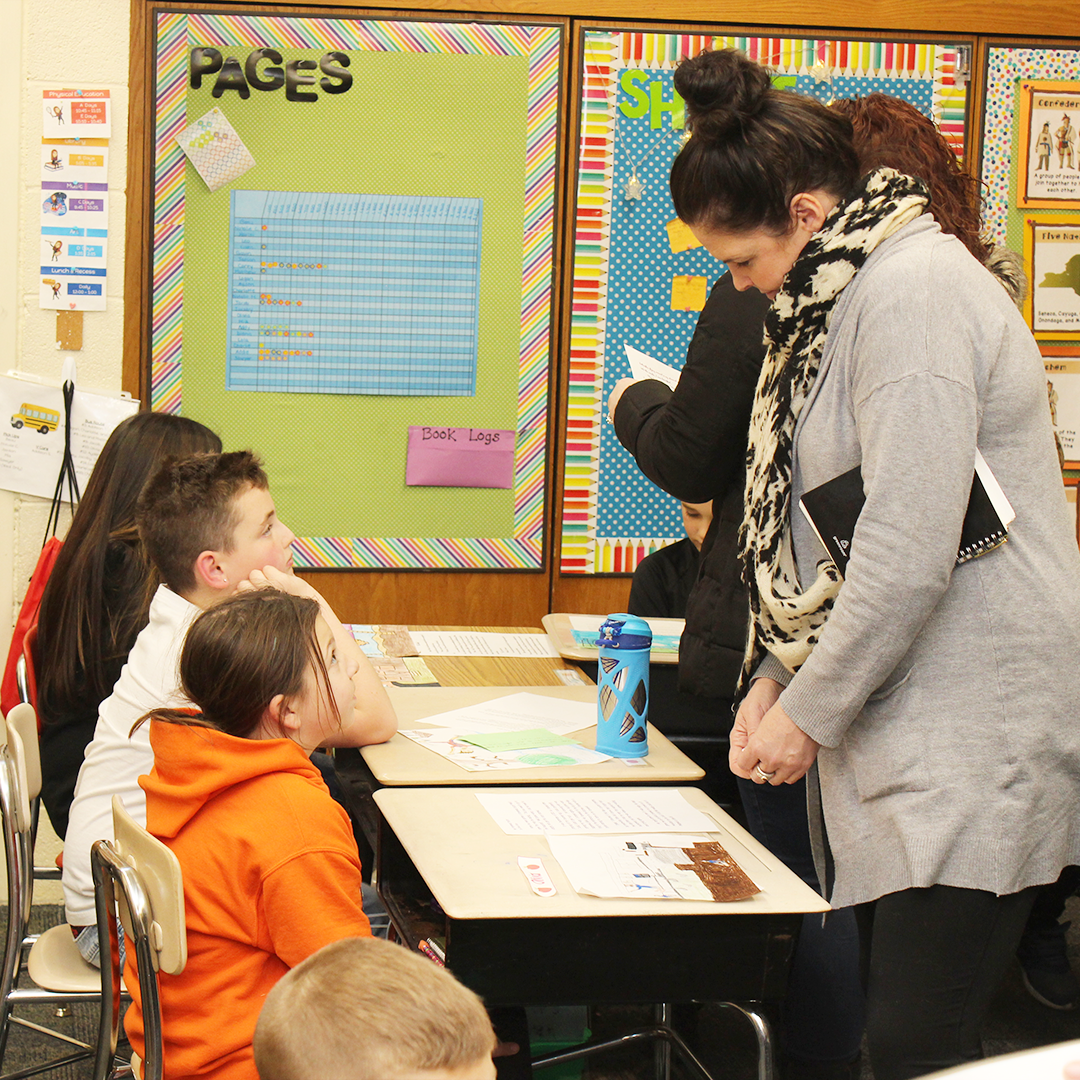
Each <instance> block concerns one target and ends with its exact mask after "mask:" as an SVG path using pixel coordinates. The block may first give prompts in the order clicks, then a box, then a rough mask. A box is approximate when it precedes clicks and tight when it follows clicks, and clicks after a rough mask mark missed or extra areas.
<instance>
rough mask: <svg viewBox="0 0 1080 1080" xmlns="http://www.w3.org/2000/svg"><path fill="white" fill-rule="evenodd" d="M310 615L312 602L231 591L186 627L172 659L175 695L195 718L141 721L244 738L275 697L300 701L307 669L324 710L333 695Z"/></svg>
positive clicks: (271, 592) (164, 715) (161, 714)
mask: <svg viewBox="0 0 1080 1080" xmlns="http://www.w3.org/2000/svg"><path fill="white" fill-rule="evenodd" d="M318 615H319V605H318V603H317V602H316V601H315V600H312V599H310V598H308V597H306V596H292V595H291V594H289V593H284V592H279V591H278V590H277V589H251V590H248V591H246V592H241V593H236V594H235V595H233V596H230V597H229V598H228V599H227V600H222V601H221V603H220V604H215V605H214V606H213V607H211V608H207V610H206V611H204V612H203V613H202V614H201V615H199V616H197V617H196V619H195V621H194V622H193V623H192V624H191V629H189V630H188V632H187V637H186V638H185V639H184V648H183V651H182V652H181V653H180V689H181V691H182V692H183V694H184V696H185V697H186V698H187V699H188V700H189V701H190V702H192V703H193V704H194V705H195V707H196V708H197V709H198V710H199V713H200V714H201V715H198V716H192V715H191V713H190V712H187V711H184V710H180V709H155V710H154V711H153V712H151V713H149V714H148V716H147V717H143V720H145V719H148V718H149V719H151V720H161V721H165V722H167V723H174V724H185V725H188V726H197V727H210V728H215V729H216V730H218V731H224V732H225V733H226V734H227V735H235V736H236V737H237V738H241V739H247V738H250V737H251V735H252V732H254V730H255V729H256V728H257V727H258V726H259V722H260V721H261V720H262V718H263V717H264V716H265V715H266V711H267V709H268V708H269V707H270V702H271V701H272V700H273V699H274V698H275V697H277V696H278V694H282V695H284V697H285V700H286V701H287V702H290V703H291V702H293V701H295V700H296V699H297V698H298V697H299V696H300V695H301V693H302V692H303V690H304V682H305V679H306V676H307V673H308V671H309V670H310V669H312V668H314V669H315V681H316V685H317V687H318V691H319V695H320V697H321V698H322V700H323V702H324V704H325V705H329V704H330V703H332V702H333V700H334V697H333V694H332V693H331V691H330V679H329V676H328V675H327V671H326V663H325V661H324V660H323V657H322V652H321V651H320V649H319V642H318V639H317V638H316V636H315V620H316V618H317V617H318ZM139 723H142V720H140V721H139ZM136 726H138V725H136Z"/></svg>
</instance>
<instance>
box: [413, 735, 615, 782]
mask: <svg viewBox="0 0 1080 1080" xmlns="http://www.w3.org/2000/svg"><path fill="white" fill-rule="evenodd" d="M399 734H401V735H404V736H405V737H406V738H407V739H412V740H413V742H417V743H419V744H420V745H421V746H426V747H427V748H428V749H429V750H434V751H435V753H436V754H441V755H442V756H443V757H444V758H447V759H448V760H450V761H452V762H453V763H454V764H455V765H458V766H460V767H461V768H462V769H467V770H468V771H469V772H498V771H500V770H502V769H541V768H551V767H553V766H561V765H596V764H597V763H599V762H601V761H607V760H609V759H608V755H607V754H598V753H597V752H596V751H595V750H590V749H589V748H588V747H586V746H579V745H578V744H576V743H573V744H568V743H560V744H559V745H558V746H534V747H530V748H528V749H525V750H485V749H484V748H483V747H482V746H473V745H472V744H471V743H465V742H460V741H459V740H458V739H457V738H455V737H454V736H453V735H451V734H450V733H449V729H447V728H401V729H400V731H399ZM461 734H464V735H477V734H479V732H478V731H477V730H476V729H475V728H469V729H468V730H467V731H466V730H462V732H461Z"/></svg>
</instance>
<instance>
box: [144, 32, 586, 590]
mask: <svg viewBox="0 0 1080 1080" xmlns="http://www.w3.org/2000/svg"><path fill="white" fill-rule="evenodd" d="M155 18H156V22H155V34H156V54H155V55H156V61H155V63H156V68H155V76H154V78H155V88H154V93H155V99H156V112H155V117H156V125H157V126H156V130H155V140H156V142H155V151H154V153H155V195H154V207H153V219H154V220H153V231H154V250H153V301H152V305H153V306H152V329H151V358H150V359H151V387H152V402H153V407H154V408H155V409H162V410H166V411H179V410H181V409H182V410H183V412H184V414H185V415H189V416H192V417H194V418H196V419H198V420H201V421H203V422H205V423H207V424H209V425H210V426H211V427H213V428H214V429H215V430H217V431H219V432H220V433H221V435H222V437H223V438H224V439H225V440H226V441H227V442H228V443H230V444H232V445H251V446H254V447H256V448H257V449H258V450H259V451H260V453H261V454H262V455H263V457H264V459H265V460H266V462H267V466H268V470H269V472H270V475H271V477H272V479H273V484H274V496H275V501H276V502H277V504H278V507H279V509H280V511H281V514H282V517H283V519H284V520H286V521H288V523H289V525H290V527H291V528H292V529H293V531H294V532H296V533H297V535H298V537H299V539H298V540H297V542H296V543H295V544H294V552H295V555H296V560H297V565H298V566H301V567H313V568H324V567H325V568H333V567H357V568H382V567H387V568H406V569H412V568H417V569H427V568H437V569H443V568H448V569H521V570H539V569H540V568H541V567H542V565H543V552H544V539H545V538H544V490H545V475H546V465H547V417H548V412H547V410H548V393H549V383H550V336H551V299H552V296H551V294H552V281H553V258H552V255H553V236H554V215H555V198H554V194H555V175H556V164H557V157H558V145H559V140H558V138H557V134H558V115H559V110H558V97H559V85H560V64H561V57H562V47H563V35H564V32H565V30H564V23H563V22H562V21H559V20H553V21H549V23H548V24H544V25H534V24H517V23H506V24H501V23H495V22H485V23H474V22H460V21H450V22H445V23H437V22H431V21H426V22H425V21H411V20H392V21H383V20H371V19H356V18H345V17H342V18H334V17H324V18H302V17H290V16H280V17H279V16H274V15H265V14H259V15H224V14H214V13H209V12H206V11H191V12H188V11H170V12H163V11H159V12H158V13H157V14H156V16H155ZM230 133H231V134H230ZM240 147H242V148H243V152H242V153H241V152H240V149H239V148H240ZM403 282H407V284H403ZM417 426H423V427H430V428H433V429H434V428H444V429H475V430H483V431H511V432H514V436H515V437H514V440H513V451H512V453H513V462H512V473H511V482H510V486H509V487H475V486H469V485H467V484H462V485H460V486H453V487H450V486H446V487H443V486H422V487H421V486H410V485H409V484H408V483H407V481H406V476H407V452H408V444H409V440H408V430H409V428H410V427H417ZM466 479H467V478H466Z"/></svg>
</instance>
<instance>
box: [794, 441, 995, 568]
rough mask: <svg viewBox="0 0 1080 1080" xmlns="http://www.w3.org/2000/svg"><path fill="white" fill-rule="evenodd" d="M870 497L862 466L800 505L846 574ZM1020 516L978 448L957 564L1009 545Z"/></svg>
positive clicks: (813, 491)
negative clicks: (853, 541) (857, 525)
mask: <svg viewBox="0 0 1080 1080" xmlns="http://www.w3.org/2000/svg"><path fill="white" fill-rule="evenodd" d="M865 501H866V497H865V495H864V494H863V483H862V472H861V471H860V469H859V467H858V466H856V467H855V468H854V469H851V470H850V471H849V472H846V473H842V474H841V475H840V476H834V477H833V478H832V479H831V480H829V481H827V482H826V483H824V484H822V485H821V486H820V487H816V488H812V489H811V490H810V491H808V492H806V493H805V494H804V495H803V497H802V498H801V499H800V500H799V509H800V510H802V512H803V515H804V516H805V517H806V520H807V521H809V522H810V527H811V528H812V529H813V530H814V532H815V533H816V534H817V538H818V539H819V540H820V541H821V544H822V546H823V547H824V548H825V550H826V551H827V552H828V553H829V556H830V557H831V558H832V560H833V562H834V563H836V568H837V570H839V571H840V573H841V574H843V573H844V571H845V570H846V569H847V564H848V559H849V558H850V557H851V538H852V536H853V535H854V533H855V523H856V522H857V521H858V520H859V514H860V513H861V512H862V507H863V503H864V502H865ZM1015 517H1016V514H1015V512H1014V511H1013V508H1012V506H1011V505H1010V504H1009V500H1008V499H1007V498H1006V497H1005V492H1003V491H1002V490H1001V485H1000V484H999V483H998V482H997V479H996V478H995V477H994V474H993V473H992V472H991V471H990V466H989V465H987V464H986V461H985V460H984V459H983V456H982V454H980V453H979V451H978V450H976V451H975V476H974V477H973V478H972V482H971V496H970V497H969V499H968V508H967V514H966V515H965V517H964V528H963V531H962V532H961V534H960V550H959V552H958V553H957V556H956V563H957V565H958V566H959V565H960V563H965V562H968V561H969V560H971V559H977V558H978V557H979V556H980V555H985V554H986V552H988V551H993V549H994V548H996V547H999V546H1000V545H1001V544H1004V543H1005V541H1006V540H1008V538H1009V525H1010V524H1011V523H1012V520H1013V518H1015Z"/></svg>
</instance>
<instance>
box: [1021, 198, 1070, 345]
mask: <svg viewBox="0 0 1080 1080" xmlns="http://www.w3.org/2000/svg"><path fill="white" fill-rule="evenodd" d="M1024 252H1025V255H1026V256H1027V259H1026V261H1027V268H1028V283H1029V290H1028V299H1027V304H1026V307H1027V314H1028V321H1029V324H1030V326H1031V329H1032V332H1033V333H1034V334H1035V337H1036V338H1038V339H1040V340H1047V339H1053V340H1058V341H1062V340H1065V341H1068V340H1076V339H1080V217H1077V216H1076V215H1073V216H1071V217H1070V218H1064V217H1053V218H1049V217H1038V218H1036V217H1029V218H1027V219H1026V228H1025V231H1024Z"/></svg>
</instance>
